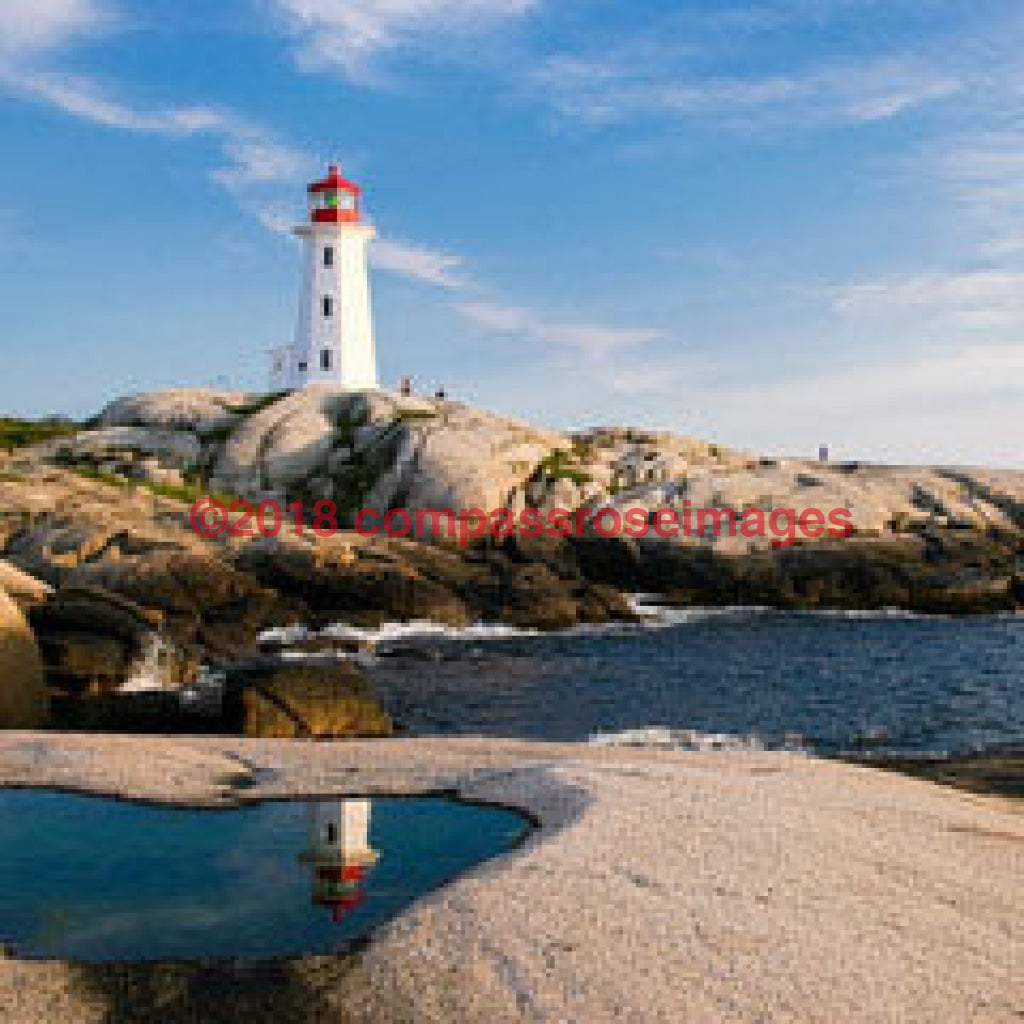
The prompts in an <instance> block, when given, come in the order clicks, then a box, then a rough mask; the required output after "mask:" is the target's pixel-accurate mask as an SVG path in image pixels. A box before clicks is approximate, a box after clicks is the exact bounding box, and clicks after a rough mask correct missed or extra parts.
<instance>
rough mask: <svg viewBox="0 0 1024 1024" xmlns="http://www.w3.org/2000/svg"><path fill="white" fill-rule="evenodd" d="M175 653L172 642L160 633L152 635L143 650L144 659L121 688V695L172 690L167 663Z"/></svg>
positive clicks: (147, 639) (147, 638) (148, 637)
mask: <svg viewBox="0 0 1024 1024" xmlns="http://www.w3.org/2000/svg"><path fill="white" fill-rule="evenodd" d="M174 652H175V647H174V645H173V644H172V643H170V641H168V640H167V639H165V638H164V637H162V636H161V635H160V634H159V633H150V634H149V635H148V636H147V637H146V644H145V647H144V648H143V650H142V658H141V660H140V662H139V665H138V667H137V668H136V670H135V673H134V675H132V676H131V677H129V678H128V679H126V680H125V681H124V682H123V683H122V684H121V686H120V688H119V692H120V693H147V692H152V691H154V690H168V689H172V686H171V685H170V680H169V673H168V669H167V662H168V660H169V659H170V657H171V655H173V654H174Z"/></svg>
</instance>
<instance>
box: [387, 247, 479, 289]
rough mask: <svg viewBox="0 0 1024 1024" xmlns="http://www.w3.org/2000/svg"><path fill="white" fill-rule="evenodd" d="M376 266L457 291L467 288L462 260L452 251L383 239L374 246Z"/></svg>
mask: <svg viewBox="0 0 1024 1024" xmlns="http://www.w3.org/2000/svg"><path fill="white" fill-rule="evenodd" d="M371 258H372V261H373V265H374V266H375V267H377V268H378V269H380V270H387V271H390V272H391V273H395V274H401V275H402V276H404V277H408V278H411V279H412V280H414V281H420V282H422V283H424V284H432V285H437V286H438V287H439V288H447V289H450V290H454V289H457V288H462V287H465V285H466V280H465V278H464V276H463V275H462V272H461V267H462V260H461V259H460V258H459V257H458V256H454V255H452V254H451V253H448V252H442V251H440V250H438V249H432V248H430V247H428V246H425V245H418V244H416V243H414V242H402V241H398V240H397V239H388V238H382V239H379V240H378V241H376V242H374V243H373V248H372V250H371Z"/></svg>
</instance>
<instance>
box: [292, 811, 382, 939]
mask: <svg viewBox="0 0 1024 1024" xmlns="http://www.w3.org/2000/svg"><path fill="white" fill-rule="evenodd" d="M371 804H372V801H370V800H367V799H365V798H360V799H345V800H318V801H314V802H313V803H311V804H309V806H308V807H307V828H308V841H307V849H306V852H305V853H304V854H303V857H302V859H303V860H304V861H305V862H307V863H308V864H310V865H311V867H312V872H313V904H314V905H315V906H318V907H323V908H324V909H326V910H329V911H330V912H331V916H332V918H333V919H334V920H335V921H338V922H340V921H341V920H342V919H343V918H344V917H345V915H346V914H347V913H349V912H350V911H352V910H354V909H355V908H356V907H358V906H360V905H361V904H362V903H363V902H364V901H365V900H366V892H365V889H364V888H363V887H364V884H365V881H366V876H367V873H368V872H369V870H370V869H371V868H372V867H373V865H374V864H376V863H377V860H378V854H377V852H376V850H374V849H373V848H372V847H371V846H370V815H371V812H372V806H371Z"/></svg>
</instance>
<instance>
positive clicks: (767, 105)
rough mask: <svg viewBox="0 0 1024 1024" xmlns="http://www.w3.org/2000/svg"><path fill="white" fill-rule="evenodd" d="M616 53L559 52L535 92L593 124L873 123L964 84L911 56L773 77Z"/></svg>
mask: <svg viewBox="0 0 1024 1024" xmlns="http://www.w3.org/2000/svg"><path fill="white" fill-rule="evenodd" d="M633 58H634V54H633V53H632V52H629V53H628V54H625V55H619V56H615V55H612V56H602V57H600V58H595V59H590V58H586V57H580V56H578V55H571V54H570V55H560V56H554V57H551V58H549V59H548V60H546V61H545V62H544V63H543V65H542V66H540V67H539V68H538V69H537V70H535V71H534V72H532V73H531V75H530V76H529V81H530V83H531V85H532V88H533V91H534V93H535V94H536V95H537V96H539V97H543V98H544V100H545V102H547V103H550V104H552V105H553V106H554V108H555V109H556V110H557V111H558V112H559V113H560V114H561V115H563V116H565V117H568V118H572V119H576V120H580V121H583V122H586V123H589V124H594V125H600V124H611V123H614V122H618V121H623V120H627V119H630V118H635V117H638V116H640V117H669V118H697V117H715V118H726V119H732V120H733V121H735V122H736V123H744V124H747V125H749V123H750V120H749V119H750V118H751V117H752V116H754V115H756V116H757V118H758V120H759V123H760V124H762V125H764V124H769V125H771V124H775V125H783V124H787V125H792V124H794V123H801V124H802V123H815V122H831V121H846V122H871V121H883V120H887V119H889V118H892V117H896V116H897V115H899V114H902V113H904V112H906V111H908V110H911V109H913V108H916V107H919V106H921V105H922V104H925V103H928V102H931V101H933V100H940V99H946V98H949V97H951V96H953V95H955V94H956V93H958V92H959V91H960V90H961V89H962V88H963V83H962V81H961V80H960V78H959V77H958V76H957V75H956V74H955V73H951V72H947V71H943V70H941V69H938V68H935V67H932V66H930V65H929V64H927V63H925V62H922V61H919V60H916V59H913V58H907V57H882V58H875V59H869V60H865V61H863V62H860V63H853V62H842V63H835V64H831V65H821V66H815V67H810V68H807V69H804V70H802V71H796V72H790V73H786V74H772V75H748V76H736V75H718V74H699V73H697V72H695V71H687V70H686V69H685V68H684V69H679V68H674V67H671V66H661V65H659V64H658V63H657V62H655V63H653V64H652V63H651V62H649V61H646V60H637V59H633Z"/></svg>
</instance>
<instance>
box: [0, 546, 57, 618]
mask: <svg viewBox="0 0 1024 1024" xmlns="http://www.w3.org/2000/svg"><path fill="white" fill-rule="evenodd" d="M0 590H3V591H5V592H6V594H7V596H8V597H10V598H11V599H12V600H13V601H14V602H15V603H16V604H17V605H18V607H20V608H21V610H22V611H27V610H28V609H29V608H34V607H35V606H36V605H40V604H43V603H44V602H45V601H47V600H48V599H49V598H50V596H51V595H52V594H53V588H52V587H50V586H48V585H47V584H46V583H44V582H43V581H42V580H39V579H36V578H35V576H30V575H29V574H28V573H27V572H22V571H21V570H20V569H17V568H15V567H14V566H13V565H11V563H10V562H5V561H4V560H3V559H0Z"/></svg>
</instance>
